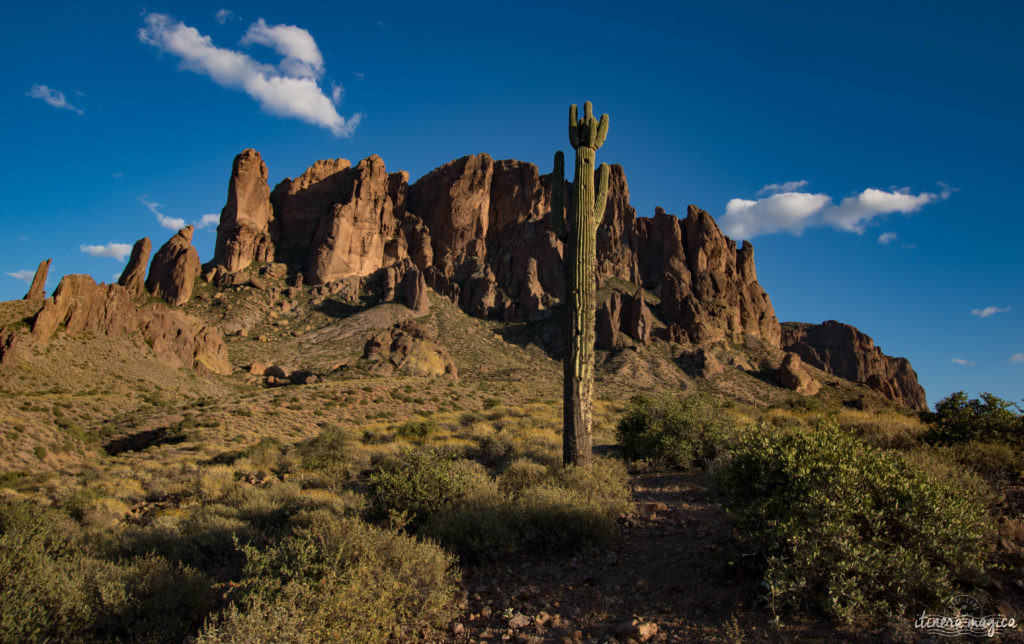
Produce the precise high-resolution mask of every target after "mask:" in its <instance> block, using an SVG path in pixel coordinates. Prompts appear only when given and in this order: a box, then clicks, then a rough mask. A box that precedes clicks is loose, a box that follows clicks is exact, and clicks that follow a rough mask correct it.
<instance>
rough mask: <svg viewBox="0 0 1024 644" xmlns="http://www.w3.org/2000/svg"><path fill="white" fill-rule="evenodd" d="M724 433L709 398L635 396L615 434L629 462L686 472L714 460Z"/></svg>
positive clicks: (723, 421)
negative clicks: (681, 469)
mask: <svg viewBox="0 0 1024 644" xmlns="http://www.w3.org/2000/svg"><path fill="white" fill-rule="evenodd" d="M724 431H725V419H724V418H723V416H722V414H721V413H720V410H719V409H718V407H717V406H716V405H715V403H714V402H713V401H712V400H711V399H710V398H708V397H706V396H702V395H692V396H689V397H687V398H682V399H678V398H670V397H653V396H634V397H633V398H632V399H631V400H630V401H629V407H628V408H627V409H626V413H625V415H624V416H623V417H622V420H620V421H619V424H618V426H617V427H616V429H615V434H616V437H617V439H618V441H619V446H620V447H621V449H622V452H623V454H624V455H625V456H626V458H628V459H630V460H633V461H639V460H648V461H651V462H653V463H656V464H659V465H665V466H669V467H678V468H684V469H685V468H688V467H691V466H693V465H700V466H703V465H705V464H706V463H708V462H709V461H710V460H711V459H712V458H714V456H715V453H716V451H717V449H718V446H719V445H720V443H721V442H722V438H723V434H724Z"/></svg>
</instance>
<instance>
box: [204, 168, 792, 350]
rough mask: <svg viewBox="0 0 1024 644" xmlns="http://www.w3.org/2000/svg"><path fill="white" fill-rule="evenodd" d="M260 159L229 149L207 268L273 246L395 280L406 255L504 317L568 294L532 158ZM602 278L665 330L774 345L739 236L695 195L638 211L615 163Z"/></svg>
mask: <svg viewBox="0 0 1024 644" xmlns="http://www.w3.org/2000/svg"><path fill="white" fill-rule="evenodd" d="M262 163H263V162H262V160H261V159H260V157H259V155H258V153H256V152H254V151H252V150H246V151H244V152H243V153H242V154H240V155H239V156H238V157H236V159H235V162H234V164H233V166H232V174H231V178H230V180H229V192H228V203H227V205H226V206H225V208H224V211H223V212H222V215H221V225H220V226H219V227H218V231H217V246H216V247H217V248H218V249H234V250H233V251H232V252H227V251H218V254H217V255H216V256H215V258H214V260H213V262H211V264H213V265H214V267H217V266H219V267H222V268H223V269H224V270H227V271H229V272H230V271H235V270H238V268H239V267H242V266H245V265H248V264H249V263H250V262H252V261H265V260H266V258H268V257H271V256H273V257H276V258H277V259H278V260H279V261H280V260H285V261H288V262H291V263H292V264H293V265H295V266H297V267H299V269H300V271H301V272H302V273H303V274H304V276H305V279H306V281H307V282H308V283H311V284H314V285H318V284H327V283H330V282H334V281H337V280H342V279H347V278H351V277H367V276H373V275H375V274H377V273H380V272H382V271H388V273H389V275H388V277H387V279H386V280H385V281H387V282H388V283H391V282H396V283H400V282H401V281H402V280H403V279H404V274H405V271H406V268H403V267H409V268H412V267H415V269H416V270H417V271H419V272H421V273H422V275H423V277H424V280H425V282H426V283H427V284H428V285H429V286H430V287H431V288H433V289H434V290H435V291H436V292H438V293H440V294H442V295H444V296H446V297H448V298H450V299H451V300H452V301H454V302H456V303H458V304H459V305H460V306H461V307H462V308H463V309H464V310H466V311H467V312H468V313H470V314H471V315H474V316H477V317H499V318H501V319H505V320H512V319H532V318H535V317H537V316H541V315H543V314H544V311H545V310H546V309H548V308H550V307H551V306H552V305H554V304H556V303H558V302H559V301H561V300H562V298H563V297H564V295H565V282H564V276H563V272H562V265H561V262H562V259H561V258H562V245H561V242H560V241H558V239H557V238H556V237H555V235H554V232H553V231H552V230H551V227H550V224H549V223H548V212H549V210H550V199H551V178H550V176H548V175H543V174H541V173H540V171H539V170H538V168H537V166H535V165H533V164H530V163H523V162H521V161H515V160H504V161H495V160H494V159H492V158H491V157H490V156H488V155H487V154H477V155H472V156H467V157H463V158H461V159H457V160H455V161H452V162H450V163H446V164H444V165H442V166H441V167H439V168H437V169H435V170H433V171H432V172H430V173H428V174H427V175H425V176H424V177H422V178H421V179H419V180H418V181H416V182H415V183H413V184H412V185H409V183H408V175H407V174H406V173H404V172H396V173H388V172H387V171H386V169H385V167H384V162H383V161H382V160H381V159H380V157H377V156H371V157H369V158H367V159H364V160H363V161H361V162H360V163H359V164H357V165H356V166H355V167H352V165H351V164H350V163H349V162H348V161H346V160H344V159H336V160H327V161H317V162H316V163H314V164H313V165H312V166H310V167H309V169H307V170H306V172H304V173H303V174H302V175H300V176H299V177H298V178H296V179H285V180H284V181H282V182H281V183H279V184H278V185H277V186H276V187H275V188H274V190H273V191H272V192H269V191H268V190H265V187H266V185H267V184H266V172H265V166H264V165H263V164H262ZM241 186H245V188H244V189H243V188H241ZM268 192H269V194H268ZM243 211H244V212H253V213H260V215H259V217H250V218H249V219H252V220H256V221H258V222H259V223H258V225H256V224H254V225H253V226H242V225H239V224H238V221H239V220H240V215H239V214H238V213H240V212H243ZM267 213H270V214H269V216H267ZM264 223H266V227H265V230H264V227H263V226H264ZM253 231H256V232H253ZM254 239H259V240H269V242H267V243H270V244H272V248H266V247H265V246H264V245H263V244H264V243H265V242H264V241H259V242H254V241H253V240H254ZM407 260H408V261H407ZM395 273H398V274H395ZM611 277H615V278H620V279H622V280H626V281H628V282H632V283H633V284H634V285H635V286H637V287H642V288H644V289H648V290H649V291H653V292H654V293H656V294H658V295H660V298H661V304H660V307H659V308H658V309H656V310H655V311H654V313H655V314H659V315H660V317H661V318H662V319H663V320H664V321H665V322H666V323H667V324H668V325H669V334H670V337H671V339H673V340H675V341H678V342H683V343H693V344H706V343H710V342H715V341H718V340H723V339H725V340H733V341H735V340H738V339H739V338H741V337H742V336H743V335H751V336H755V337H758V338H761V339H762V340H763V341H764V342H766V343H767V344H769V345H771V346H775V347H778V346H779V337H780V331H779V324H778V320H777V319H776V317H775V312H774V309H773V308H772V305H771V301H770V300H769V298H768V296H767V294H766V293H765V292H764V289H762V288H761V286H760V285H759V284H758V282H757V274H756V271H755V270H754V260H753V248H752V247H751V246H750V244H749V243H744V244H743V246H742V247H740V248H737V246H736V243H735V242H733V241H732V240H730V239H729V238H727V237H726V236H725V235H723V234H722V232H721V231H720V230H719V228H718V226H717V225H716V224H715V221H714V219H712V218H711V216H710V215H708V213H707V212H705V211H703V210H700V209H698V208H695V207H693V206H691V207H690V208H689V209H688V212H687V216H686V217H685V218H683V219H679V218H678V217H675V216H674V215H670V214H667V213H666V212H664V211H663V210H660V209H659V210H658V211H657V212H656V213H655V216H654V217H653V218H651V219H648V218H638V217H637V216H636V212H635V210H634V209H633V207H632V206H631V205H630V204H629V187H628V184H627V182H626V176H625V172H624V171H623V169H622V167H621V166H613V167H612V174H611V180H610V187H609V197H608V205H607V208H606V210H605V213H604V217H603V221H602V224H601V228H600V229H599V231H598V279H599V281H604V280H606V279H607V278H611ZM637 324H639V323H637ZM634 326H636V325H634ZM647 326H649V325H647ZM633 335H638V336H640V337H643V338H647V337H649V331H644V332H643V333H638V332H636V331H634V332H633ZM612 344H613V345H614V344H615V343H614V342H612Z"/></svg>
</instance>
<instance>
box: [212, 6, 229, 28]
mask: <svg viewBox="0 0 1024 644" xmlns="http://www.w3.org/2000/svg"><path fill="white" fill-rule="evenodd" d="M214 18H216V19H217V24H218V25H223V24H224V23H226V22H227V21H228V19H230V18H231V9H221V10H220V11H218V12H217V14H216V15H215V16H214Z"/></svg>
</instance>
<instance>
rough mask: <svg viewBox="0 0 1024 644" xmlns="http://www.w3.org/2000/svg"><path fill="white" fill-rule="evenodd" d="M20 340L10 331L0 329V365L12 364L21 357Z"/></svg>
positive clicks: (19, 337)
mask: <svg viewBox="0 0 1024 644" xmlns="http://www.w3.org/2000/svg"><path fill="white" fill-rule="evenodd" d="M21 343H22V338H21V336H19V335H17V334H15V333H14V331H11V330H10V329H8V328H6V327H4V328H2V329H0V365H3V364H13V363H15V362H17V361H18V359H19V358H20V357H21V350H22V345H21Z"/></svg>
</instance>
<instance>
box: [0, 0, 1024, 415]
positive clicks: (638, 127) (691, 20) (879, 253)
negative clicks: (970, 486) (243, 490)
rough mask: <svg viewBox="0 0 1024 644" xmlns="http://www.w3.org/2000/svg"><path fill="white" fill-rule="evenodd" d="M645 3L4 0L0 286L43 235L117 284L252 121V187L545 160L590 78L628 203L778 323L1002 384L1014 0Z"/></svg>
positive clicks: (1016, 158) (1014, 119)
mask: <svg viewBox="0 0 1024 644" xmlns="http://www.w3.org/2000/svg"><path fill="white" fill-rule="evenodd" d="M663 4H665V3H655V4H649V3H643V2H634V3H629V4H628V5H623V4H622V3H607V4H604V3H587V4H578V3H564V4H563V5H562V6H559V7H554V8H552V7H549V6H545V5H543V4H541V3H536V4H533V3H527V2H520V3H481V2H473V3H437V4H430V3H408V4H403V3H400V2H393V3H385V4H381V3H357V4H353V5H349V6H344V7H343V8H340V5H336V3H279V2H275V3H263V2H252V1H250V2H246V3H244V4H233V3H231V2H224V3H222V4H218V5H214V4H207V3H186V2H173V3H172V2H157V3H152V4H146V5H139V4H133V3H119V2H109V3H80V2H73V3H71V2H68V3H61V2H57V3H48V4H46V5H42V4H39V3H36V4H31V3H21V4H19V5H18V6H15V7H12V8H8V9H7V10H6V11H5V24H6V29H5V38H4V39H3V40H2V41H0V54H2V55H3V60H6V61H8V64H7V65H6V66H5V70H4V72H3V77H4V81H5V82H4V83H3V86H4V88H5V91H4V92H3V93H2V95H0V110H2V115H3V120H2V126H0V127H2V128H3V131H2V140H3V142H4V145H3V147H4V154H3V155H0V186H2V187H3V194H4V200H3V205H2V206H0V222H2V225H3V229H4V235H3V236H2V237H0V251H2V252H0V264H2V265H0V299H13V298H17V297H20V296H21V295H23V294H24V292H25V290H26V289H27V284H26V283H25V282H23V281H20V280H19V279H18V278H17V277H15V276H16V275H19V274H21V273H19V272H21V271H32V270H34V269H35V266H36V264H37V263H38V262H39V261H40V260H41V259H43V258H45V257H53V258H54V264H53V268H52V269H51V280H50V286H51V288H52V287H53V286H55V285H56V282H57V280H58V279H59V276H60V275H63V274H67V273H74V272H86V273H90V274H92V275H93V276H94V277H96V278H97V279H98V280H106V281H110V280H111V279H112V278H113V276H114V275H116V274H117V273H118V272H119V271H120V270H121V268H122V267H123V263H124V262H123V261H122V260H121V257H123V255H124V254H125V253H126V252H127V251H126V248H125V246H120V245H118V244H125V245H127V244H131V243H132V242H134V240H136V239H138V238H140V237H142V236H149V237H151V238H152V239H153V241H154V244H155V245H157V246H159V245H160V244H162V243H163V242H164V241H165V240H166V239H167V238H168V237H169V236H170V235H171V234H173V231H172V230H171V229H170V228H171V227H174V226H176V225H177V224H178V223H180V222H181V221H185V222H188V223H197V222H198V223H201V222H203V216H204V215H209V214H216V213H219V212H220V209H221V208H222V207H223V205H224V200H225V195H226V188H227V179H228V173H229V171H230V167H231V160H232V158H233V156H234V155H235V154H236V153H238V152H239V151H241V150H242V149H244V148H246V147H254V148H256V149H258V150H260V152H261V153H262V154H263V158H264V159H265V160H266V162H267V164H268V166H269V168H270V174H271V184H272V185H273V183H276V182H277V181H279V180H280V179H282V178H284V177H285V176H295V175H297V174H300V173H301V172H302V171H303V170H304V169H305V168H306V167H307V166H308V165H309V164H311V163H312V162H313V161H314V160H316V159H320V158H336V157H344V158H347V159H350V160H353V161H357V160H359V159H362V158H364V157H366V156H369V155H370V154H374V153H376V154H379V155H380V156H381V157H382V158H383V159H384V161H385V163H386V164H387V166H388V168H389V169H391V170H399V169H404V170H407V171H409V173H410V174H411V175H412V178H413V179H414V180H415V179H416V178H417V177H419V176H421V175H422V174H424V173H425V172H427V171H429V170H430V169H431V168H433V167H436V166H437V165H440V164H441V163H444V162H446V161H448V160H451V159H453V158H457V157H459V156H463V155H465V154H471V153H476V152H488V153H489V154H491V155H492V156H494V157H496V158H517V159H522V160H525V161H531V162H534V163H537V164H538V165H540V166H541V168H542V170H543V171H548V170H550V164H551V157H552V154H553V152H554V150H556V149H563V150H567V149H568V148H569V145H568V141H567V135H566V131H565V127H566V126H565V123H566V111H567V108H568V105H569V104H570V103H573V102H576V103H581V102H583V101H585V100H588V99H589V100H591V101H593V102H594V105H595V109H596V110H597V111H598V112H607V113H608V114H610V116H611V128H610V131H609V135H608V141H607V143H606V144H605V146H604V147H603V148H602V149H601V150H600V152H599V160H600V161H607V162H610V163H621V164H622V165H623V166H624V167H625V169H626V174H627V178H628V180H629V184H630V190H631V193H632V202H633V205H634V206H635V207H636V208H637V211H638V212H639V213H640V214H641V215H643V216H650V215H651V214H652V213H653V211H654V207H655V206H656V205H660V206H663V207H665V208H666V209H667V210H668V211H669V212H676V213H685V210H686V205H687V204H690V203H693V204H696V205H698V206H700V207H702V208H704V209H706V210H708V211H709V212H710V213H711V214H713V215H714V216H715V217H716V218H717V219H718V220H719V223H720V225H722V226H723V228H724V229H725V230H727V232H731V233H733V234H735V235H737V236H745V237H748V238H751V239H752V241H753V243H754V246H755V249H756V255H757V267H758V272H759V277H760V280H761V283H762V284H763V285H764V287H765V288H766V289H767V291H768V292H769V294H770V295H771V297H772V301H773V303H774V305H775V308H776V311H777V312H778V314H779V318H780V319H781V320H800V321H809V322H820V321H823V320H826V319H838V320H841V321H844V322H848V323H851V324H854V325H856V326H858V327H859V328H860V329H861V330H863V331H864V332H866V333H868V334H869V335H871V336H872V337H873V338H874V339H875V341H876V342H877V343H878V344H879V345H880V346H881V347H882V348H883V349H884V350H885V351H886V352H887V353H890V354H894V355H902V356H906V357H908V358H909V359H910V360H911V362H912V364H913V365H914V367H915V369H916V370H917V372H918V374H919V376H920V379H921V382H922V384H923V385H924V387H925V388H926V390H927V392H928V397H929V400H930V401H931V402H935V401H937V400H938V399H939V398H941V397H942V396H945V395H947V394H948V393H950V392H952V391H955V390H958V389H965V390H967V391H969V392H971V393H974V394H976V393H978V392H980V391H991V392H993V393H995V394H997V395H999V396H1001V397H1004V398H1007V399H1011V400H1020V399H1021V398H1022V396H1024V334H1022V333H1021V330H1022V328H1024V325H1022V323H1021V320H1022V315H1024V297H1022V295H1024V286H1022V277H1024V275H1022V268H1021V252H1020V250H1019V243H1020V239H1021V238H1022V236H1024V235H1022V233H1024V212H1022V209H1021V206H1020V205H1019V204H1020V197H1019V196H1018V195H1017V190H1019V189H1020V185H1021V181H1020V178H1021V177H1022V176H1024V153H1022V149H1024V125H1022V119H1021V116H1020V114H1021V113H1024V71H1022V70H1024V45H1022V44H1021V42H1022V41H1021V39H1020V37H1019V29H1020V25H1021V24H1024V5H1021V4H1019V3H1004V2H998V3H997V2H978V3H972V4H970V5H964V4H963V3H952V2H920V3H915V2H902V3H892V2H884V3H883V2H878V3H876V2H857V3H852V2H851V3H842V4H840V3H822V2H785V3H763V2H723V3H699V4H698V3H694V4H692V5H687V4H681V5H680V6H678V7H675V8H666V7H664V6H662V5H663ZM711 4H714V5H715V6H713V7H712V6H708V5H711ZM221 10H222V11H221ZM140 30H141V32H140ZM282 87H283V88H284V89H282ZM157 213H159V218H158V215H157ZM160 218H163V223H164V224H165V225H162V224H161V219H160ZM176 220H177V221H176ZM206 221H210V218H207V220H206ZM214 227H215V225H214V226H208V227H206V228H203V229H201V230H199V231H197V233H196V238H195V242H196V246H197V248H198V249H199V252H200V256H201V257H202V259H203V260H204V261H205V260H207V259H209V257H210V255H211V254H212V249H213V239H214V232H213V230H214ZM883 241H885V242H887V243H881V242H883ZM90 253H91V254H90ZM12 274H13V275H12ZM972 312H973V313H972ZM1014 356H1016V358H1015V357H1014Z"/></svg>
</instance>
